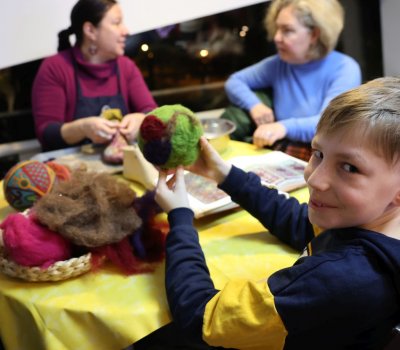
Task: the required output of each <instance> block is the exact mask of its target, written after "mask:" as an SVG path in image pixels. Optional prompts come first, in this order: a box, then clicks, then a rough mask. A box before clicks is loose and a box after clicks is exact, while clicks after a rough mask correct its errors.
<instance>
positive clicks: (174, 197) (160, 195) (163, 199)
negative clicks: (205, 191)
mask: <svg viewBox="0 0 400 350" xmlns="http://www.w3.org/2000/svg"><path fill="white" fill-rule="evenodd" d="M155 200H156V202H157V203H158V205H159V206H160V207H161V208H162V209H163V210H164V211H165V212H166V213H169V212H170V211H171V210H173V209H176V208H190V206H189V199H188V195H187V192H186V185H185V177H184V170H183V168H182V167H181V166H180V167H178V168H177V169H176V172H175V174H174V175H173V176H172V177H171V178H170V179H169V180H168V182H167V173H166V172H164V171H160V173H159V177H158V183H157V187H156V194H155Z"/></svg>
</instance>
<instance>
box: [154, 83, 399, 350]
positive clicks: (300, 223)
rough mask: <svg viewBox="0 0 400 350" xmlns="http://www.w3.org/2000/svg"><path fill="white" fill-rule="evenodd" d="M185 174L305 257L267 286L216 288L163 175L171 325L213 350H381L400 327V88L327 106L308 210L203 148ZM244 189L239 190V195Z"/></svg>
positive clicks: (361, 93)
mask: <svg viewBox="0 0 400 350" xmlns="http://www.w3.org/2000/svg"><path fill="white" fill-rule="evenodd" d="M201 147H202V151H201V157H200V158H199V160H198V161H197V162H196V164H194V165H193V166H192V167H191V169H190V170H191V171H193V172H196V173H198V174H200V175H203V176H207V177H209V178H211V179H214V180H215V181H217V182H218V184H219V186H220V188H221V189H223V190H224V191H226V192H227V193H228V194H229V195H230V196H231V197H232V199H233V200H234V201H236V202H237V203H239V204H240V205H241V207H243V208H244V209H246V210H247V211H249V212H250V213H251V214H252V215H254V216H255V217H256V218H258V219H259V220H260V222H261V223H262V224H263V225H264V226H265V227H266V228H267V229H268V230H269V231H270V232H271V233H272V234H274V235H276V236H277V237H278V238H279V239H281V240H282V241H284V242H286V243H287V244H289V245H291V246H293V247H295V248H298V249H303V248H305V249H304V252H303V255H302V257H300V258H299V259H298V261H297V262H296V263H295V264H294V265H293V266H292V267H289V268H286V269H282V270H280V271H277V272H275V273H274V274H273V275H271V276H270V277H269V278H268V280H267V281H262V282H259V281H229V282H228V283H227V284H226V285H225V287H224V288H223V289H222V290H221V291H218V290H216V289H215V288H214V286H213V283H212V280H211V279H210V276H209V272H208V269H207V266H206V262H205V259H204V255H203V253H202V250H201V247H200V245H199V242H198V237H197V232H196V230H195V229H194V227H193V224H192V221H193V213H192V212H191V210H190V209H189V205H188V199H187V195H186V190H185V184H184V179H183V170H182V169H178V170H177V173H176V175H175V183H174V184H173V185H171V184H167V183H166V180H165V179H166V175H165V174H163V173H161V174H160V178H159V183H158V188H157V194H156V199H157V201H158V203H159V204H160V205H161V207H162V208H163V209H164V210H165V211H166V212H168V213H169V214H168V218H169V222H170V227H171V231H170V233H169V235H168V238H167V260H166V290H167V297H168V302H169V305H170V309H171V313H172V316H173V319H174V321H175V322H176V323H177V324H178V326H179V327H181V328H182V330H183V332H184V333H185V334H188V335H190V336H191V337H192V338H193V341H195V339H203V340H204V341H205V342H206V343H208V344H210V345H212V346H223V347H226V348H238V349H321V350H322V349H324V350H326V349H335V350H338V349H363V350H365V349H382V347H383V346H384V344H386V343H387V342H388V340H389V338H390V332H391V329H392V327H393V326H394V325H395V324H396V323H397V322H398V321H399V320H400V304H399V301H400V298H399V296H400V293H399V292H400V254H399V252H400V158H399V156H400V79H398V78H380V79H376V80H373V81H371V82H369V83H367V84H364V85H362V86H360V87H358V88H356V89H353V90H350V91H348V92H346V93H343V94H341V95H339V96H338V97H336V98H335V99H333V100H332V101H331V103H330V104H329V106H328V107H327V108H326V110H325V112H324V113H323V116H322V118H321V120H320V122H319V124H318V127H317V132H316V135H315V137H314V139H313V141H312V147H313V154H312V157H311V159H310V162H309V164H308V166H307V168H306V170H305V174H304V176H305V179H306V181H307V185H308V188H309V192H310V199H309V203H308V205H306V204H299V203H298V202H297V201H296V200H295V199H294V198H290V199H286V198H285V197H284V196H281V195H279V194H278V193H277V191H276V190H273V189H269V188H266V187H263V186H262V185H261V184H260V180H259V178H258V177H257V176H256V175H255V174H252V173H245V172H244V171H242V170H240V169H238V168H236V167H234V166H232V165H230V164H229V163H227V162H225V161H224V160H222V159H221V158H220V156H219V155H218V154H217V153H216V152H215V151H214V150H213V149H212V148H211V146H210V145H209V144H208V143H207V141H206V140H205V139H202V140H201ZM239 184H240V185H239Z"/></svg>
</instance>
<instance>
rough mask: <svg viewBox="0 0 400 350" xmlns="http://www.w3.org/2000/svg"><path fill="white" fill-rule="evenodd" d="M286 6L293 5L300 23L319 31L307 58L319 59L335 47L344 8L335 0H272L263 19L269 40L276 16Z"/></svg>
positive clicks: (340, 28)
mask: <svg viewBox="0 0 400 350" xmlns="http://www.w3.org/2000/svg"><path fill="white" fill-rule="evenodd" d="M287 6H291V7H293V9H294V12H295V14H296V17H297V19H298V20H299V22H300V23H301V24H303V25H304V26H305V27H308V28H310V30H312V29H317V30H319V32H320V35H319V38H318V41H317V43H316V44H315V45H314V46H312V47H311V48H310V51H309V54H308V57H309V59H311V60H314V59H320V58H322V57H324V56H326V55H327V54H328V53H329V52H331V51H332V50H333V49H334V48H335V46H336V43H337V40H338V38H339V35H340V33H341V31H342V29H343V24H344V10H343V7H342V5H341V4H340V3H339V2H338V1H337V0H273V1H272V3H271V5H270V7H269V9H268V12H267V15H266V17H265V20H264V23H265V27H266V30H267V33H268V39H269V40H271V41H272V40H273V38H274V36H275V33H276V30H277V27H276V18H277V17H278V15H279V12H280V11H281V10H282V9H283V8H285V7H287Z"/></svg>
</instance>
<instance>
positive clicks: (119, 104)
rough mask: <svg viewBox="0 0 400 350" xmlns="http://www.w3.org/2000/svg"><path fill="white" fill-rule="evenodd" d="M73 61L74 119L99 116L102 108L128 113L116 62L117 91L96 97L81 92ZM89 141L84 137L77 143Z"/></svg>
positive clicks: (123, 113)
mask: <svg viewBox="0 0 400 350" xmlns="http://www.w3.org/2000/svg"><path fill="white" fill-rule="evenodd" d="M73 62H74V71H75V82H76V91H77V98H76V106H75V113H74V118H73V119H74V120H76V119H80V118H86V117H89V116H100V115H101V112H102V110H103V109H104V108H119V109H120V110H121V113H122V115H123V116H124V115H126V114H127V113H128V109H127V108H126V105H125V101H124V98H123V96H122V94H121V87H120V76H119V69H118V64H116V65H115V70H116V74H117V86H118V92H117V94H116V95H111V96H96V97H86V96H83V94H82V88H81V85H80V83H79V79H78V67H77V64H76V62H75V60H73ZM85 143H91V141H90V140H89V139H85V140H83V141H82V142H80V143H79V144H85Z"/></svg>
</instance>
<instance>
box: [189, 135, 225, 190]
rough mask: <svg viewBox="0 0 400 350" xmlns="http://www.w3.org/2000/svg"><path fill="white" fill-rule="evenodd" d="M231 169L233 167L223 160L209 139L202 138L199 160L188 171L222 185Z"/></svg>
mask: <svg viewBox="0 0 400 350" xmlns="http://www.w3.org/2000/svg"><path fill="white" fill-rule="evenodd" d="M231 167H232V165H231V164H229V163H228V162H226V161H225V160H223V159H222V158H221V156H220V155H219V154H218V152H217V151H216V150H215V149H214V148H213V147H212V146H211V145H210V143H209V142H208V141H207V139H206V138H205V137H204V136H202V137H201V138H200V155H199V158H198V159H197V161H196V162H195V163H194V164H192V165H190V166H188V167H187V168H186V169H187V170H189V171H191V172H192V173H195V174H198V175H201V176H204V177H207V178H209V179H211V180H214V181H216V182H217V183H218V184H220V183H222V182H223V181H224V180H225V178H226V177H227V176H228V174H229V171H230V170H231Z"/></svg>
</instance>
